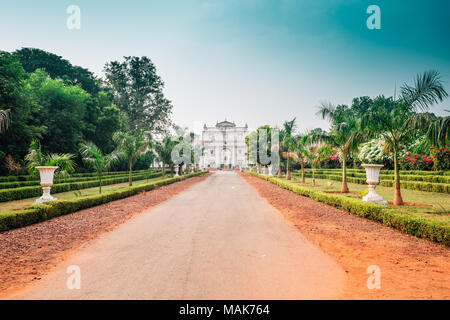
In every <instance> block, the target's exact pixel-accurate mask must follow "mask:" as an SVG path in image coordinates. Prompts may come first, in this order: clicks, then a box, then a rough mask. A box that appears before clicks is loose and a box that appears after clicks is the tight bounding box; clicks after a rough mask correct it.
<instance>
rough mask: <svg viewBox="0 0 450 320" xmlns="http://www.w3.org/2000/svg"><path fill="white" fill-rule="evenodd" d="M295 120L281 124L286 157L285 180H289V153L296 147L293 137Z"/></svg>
mask: <svg viewBox="0 0 450 320" xmlns="http://www.w3.org/2000/svg"><path fill="white" fill-rule="evenodd" d="M295 120H296V119H295V118H294V119H292V120H291V121H286V122H284V124H283V134H282V136H283V143H282V144H283V150H284V154H285V155H286V180H291V171H290V170H289V160H290V159H291V156H290V153H291V152H292V151H293V150H295V148H296V146H297V140H296V138H295V137H294V131H295Z"/></svg>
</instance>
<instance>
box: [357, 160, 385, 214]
mask: <svg viewBox="0 0 450 320" xmlns="http://www.w3.org/2000/svg"><path fill="white" fill-rule="evenodd" d="M362 167H363V168H364V169H366V182H367V184H368V185H369V192H368V193H367V195H365V196H364V197H363V201H366V202H372V203H375V204H380V205H382V206H387V205H388V203H387V202H386V201H384V200H383V198H382V197H381V196H380V195H378V194H377V193H376V191H375V188H376V186H377V184H378V182H380V180H379V177H380V170H381V168H383V167H384V166H383V165H382V164H363V165H362Z"/></svg>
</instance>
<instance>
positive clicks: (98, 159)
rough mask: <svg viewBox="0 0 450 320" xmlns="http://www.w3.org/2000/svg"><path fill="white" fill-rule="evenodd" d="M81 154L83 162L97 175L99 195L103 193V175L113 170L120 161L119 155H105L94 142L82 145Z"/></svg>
mask: <svg viewBox="0 0 450 320" xmlns="http://www.w3.org/2000/svg"><path fill="white" fill-rule="evenodd" d="M80 153H81V156H82V157H83V162H84V163H85V164H87V165H88V166H89V167H90V168H92V169H94V170H95V172H96V173H97V177H98V180H99V181H100V186H99V193H102V180H103V173H104V172H105V171H108V170H110V169H111V167H112V166H113V164H114V163H116V162H117V161H118V160H119V155H118V154H117V152H112V153H110V154H108V155H104V154H103V153H102V151H101V150H100V149H99V148H98V147H97V146H96V145H95V144H94V143H92V142H86V143H82V144H80Z"/></svg>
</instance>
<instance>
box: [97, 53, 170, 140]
mask: <svg viewBox="0 0 450 320" xmlns="http://www.w3.org/2000/svg"><path fill="white" fill-rule="evenodd" d="M124 59H125V61H123V62H118V61H112V62H110V63H107V64H106V66H105V74H106V78H107V79H108V84H109V86H110V88H111V90H112V92H113V94H114V102H115V103H116V104H117V106H118V107H119V108H120V110H121V111H123V112H124V113H125V114H126V115H127V117H128V118H129V121H130V127H131V128H130V129H131V130H136V129H145V130H150V131H162V130H164V129H165V128H166V126H167V125H168V124H170V120H169V116H170V114H171V112H172V103H171V102H170V101H169V100H168V99H166V98H165V97H164V94H163V89H164V82H163V81H162V80H161V78H160V77H159V76H158V75H157V73H156V68H155V65H154V64H153V62H152V61H151V60H150V59H149V58H148V57H146V56H143V57H124Z"/></svg>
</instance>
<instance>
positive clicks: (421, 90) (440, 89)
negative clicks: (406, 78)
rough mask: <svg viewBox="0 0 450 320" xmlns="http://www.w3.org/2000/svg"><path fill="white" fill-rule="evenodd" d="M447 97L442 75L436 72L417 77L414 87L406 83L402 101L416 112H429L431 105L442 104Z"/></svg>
mask: <svg viewBox="0 0 450 320" xmlns="http://www.w3.org/2000/svg"><path fill="white" fill-rule="evenodd" d="M447 96H448V94H447V91H446V90H445V88H444V86H443V84H442V81H441V75H440V73H439V71H436V70H430V71H426V72H424V73H422V74H419V75H417V76H416V78H415V79H414V86H409V85H408V84H406V83H405V84H404V85H403V86H402V88H401V99H402V100H404V101H405V102H406V103H407V104H408V105H409V106H411V107H412V108H413V109H414V110H422V111H424V110H428V109H429V108H430V106H431V105H433V104H435V103H438V102H441V101H442V100H443V99H444V98H446V97H447Z"/></svg>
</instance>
